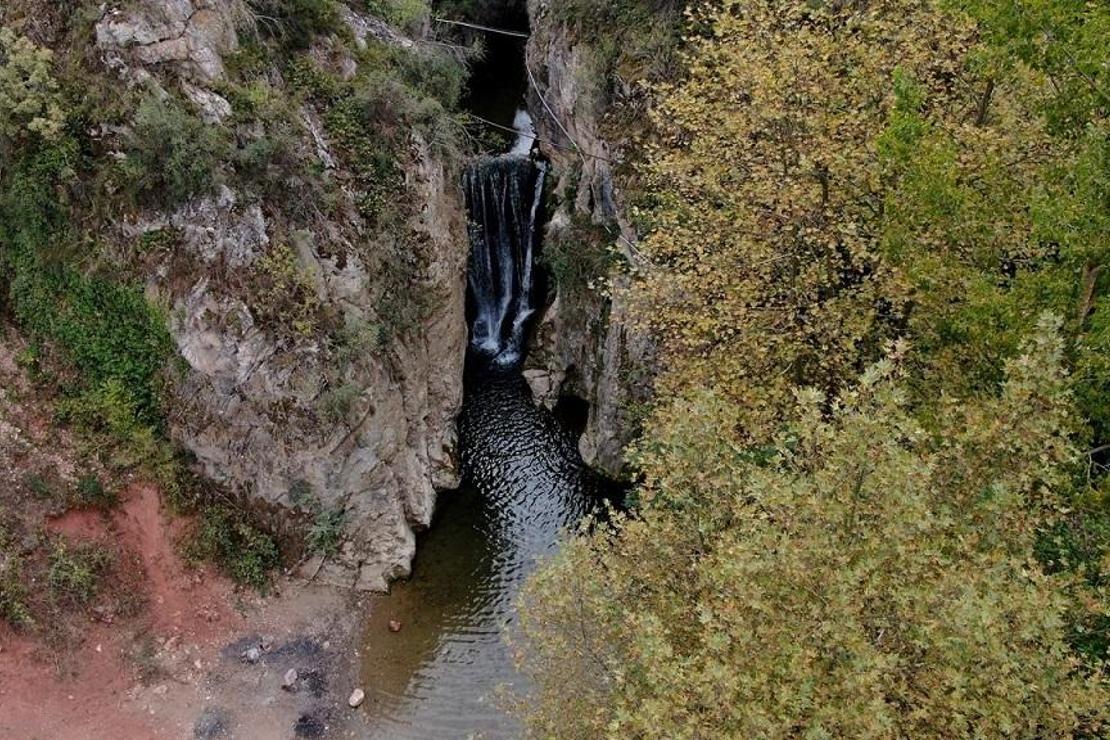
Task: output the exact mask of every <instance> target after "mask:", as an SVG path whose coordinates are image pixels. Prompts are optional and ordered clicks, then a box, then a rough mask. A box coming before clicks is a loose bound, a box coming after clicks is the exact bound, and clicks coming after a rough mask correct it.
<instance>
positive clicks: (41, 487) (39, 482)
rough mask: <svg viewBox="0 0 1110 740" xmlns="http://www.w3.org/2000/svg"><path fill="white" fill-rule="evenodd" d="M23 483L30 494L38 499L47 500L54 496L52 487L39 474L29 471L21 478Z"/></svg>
mask: <svg viewBox="0 0 1110 740" xmlns="http://www.w3.org/2000/svg"><path fill="white" fill-rule="evenodd" d="M23 483H24V485H26V486H27V490H29V491H30V492H31V495H32V496H34V497H35V498H37V499H39V500H40V501H45V500H49V499H51V498H53V497H54V487H53V486H51V485H50V483H49V482H48V481H47V480H46V478H44V477H42V476H41V475H38V474H34V473H29V474H28V475H26V476H25V477H24V478H23Z"/></svg>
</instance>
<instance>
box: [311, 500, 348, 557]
mask: <svg viewBox="0 0 1110 740" xmlns="http://www.w3.org/2000/svg"><path fill="white" fill-rule="evenodd" d="M345 519H346V512H344V511H343V509H330V510H324V509H321V510H320V511H317V513H316V516H315V517H314V518H313V520H312V526H311V527H309V530H308V536H307V537H306V538H305V544H306V546H307V547H308V549H309V551H310V552H313V553H316V554H317V555H321V556H323V557H332V556H334V555H335V554H336V553H337V552H339V544H340V542H341V541H342V539H343V523H344V521H345Z"/></svg>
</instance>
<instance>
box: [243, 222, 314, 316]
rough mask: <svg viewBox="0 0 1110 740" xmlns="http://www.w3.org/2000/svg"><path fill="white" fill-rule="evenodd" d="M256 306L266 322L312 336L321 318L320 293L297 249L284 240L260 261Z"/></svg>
mask: <svg viewBox="0 0 1110 740" xmlns="http://www.w3.org/2000/svg"><path fill="white" fill-rule="evenodd" d="M256 265H257V272H256V280H255V281H254V282H255V296H254V298H253V300H252V305H251V307H252V309H254V314H255V316H256V317H257V318H258V320H259V321H260V322H261V323H262V324H263V325H265V326H268V327H269V328H271V329H273V330H275V331H278V332H290V333H293V334H298V335H301V336H310V335H311V334H312V333H313V332H315V331H316V329H317V327H318V326H319V322H320V308H321V306H320V297H319V296H318V295H317V294H316V289H315V287H314V286H313V284H312V279H311V277H310V276H309V275H308V273H307V272H306V271H305V269H304V268H303V267H302V266H301V264H300V262H299V260H298V259H297V254H296V252H294V251H293V249H292V248H290V247H289V246H288V245H287V244H280V245H278V246H275V247H274V248H273V249H271V250H270V252H269V253H268V254H265V255H263V256H262V258H261V259H259V260H258V261H257V263H256Z"/></svg>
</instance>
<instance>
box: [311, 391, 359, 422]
mask: <svg viewBox="0 0 1110 740" xmlns="http://www.w3.org/2000/svg"><path fill="white" fill-rule="evenodd" d="M360 395H362V390H361V389H360V388H359V387H358V386H357V385H355V384H354V383H344V384H343V385H341V386H339V387H338V388H332V389H330V390H328V391H327V392H325V393H324V394H323V395H322V396H321V397H320V403H319V409H320V413H321V414H323V416H324V418H325V419H327V420H328V421H331V422H333V423H336V424H338V423H341V422H345V421H346V420H347V417H348V416H349V415H350V413H351V408H352V407H353V406H354V403H355V401H357V400H358V398H359V396H360Z"/></svg>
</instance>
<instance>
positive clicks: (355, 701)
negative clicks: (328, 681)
mask: <svg viewBox="0 0 1110 740" xmlns="http://www.w3.org/2000/svg"><path fill="white" fill-rule="evenodd" d="M365 700H366V692H365V691H363V690H362V689H355V690H354V691H352V692H351V698H350V699H348V700H347V703H348V704H350V705H351V709H354V708H355V707H358V706H359V705H361V704H362V702H364V701H365Z"/></svg>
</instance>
